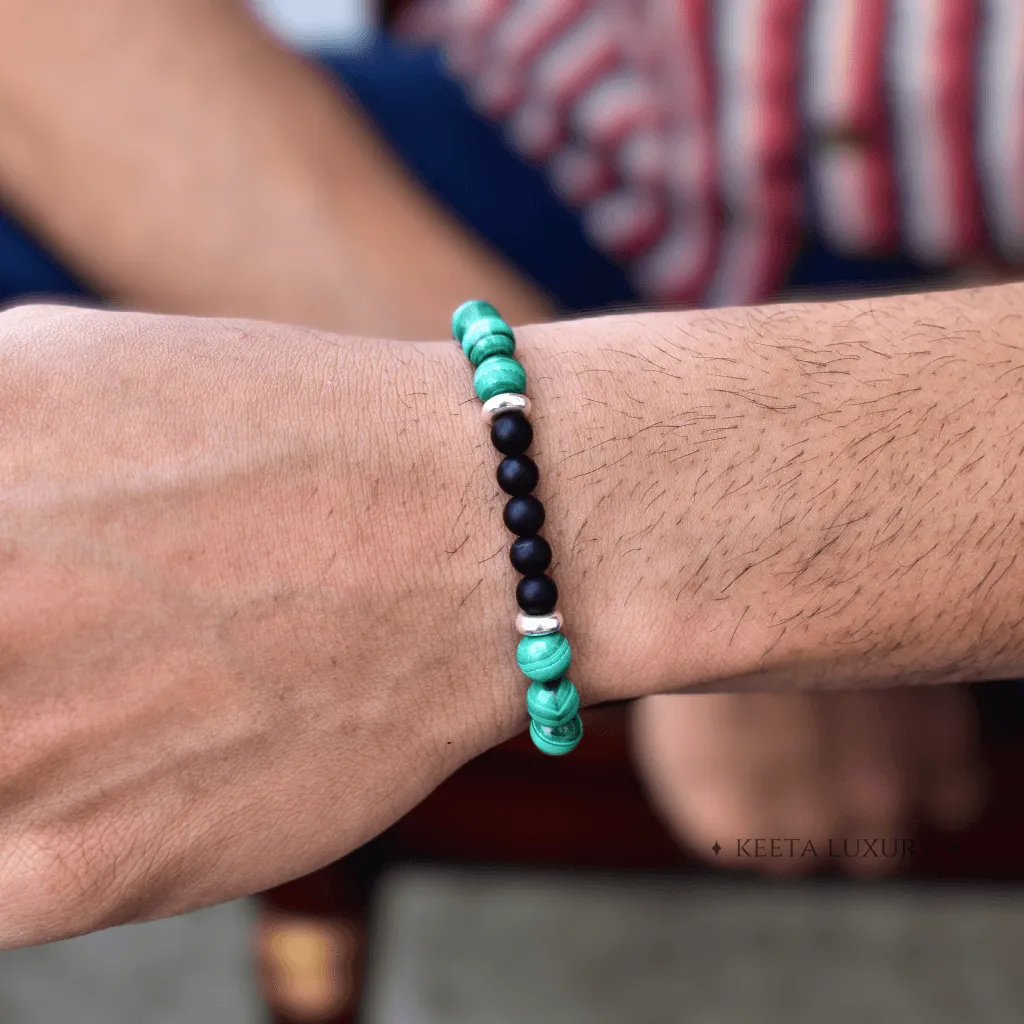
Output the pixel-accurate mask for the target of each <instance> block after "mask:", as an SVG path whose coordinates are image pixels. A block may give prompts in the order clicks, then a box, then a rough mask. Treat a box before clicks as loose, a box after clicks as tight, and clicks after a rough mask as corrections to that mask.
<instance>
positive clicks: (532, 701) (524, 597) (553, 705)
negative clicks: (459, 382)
mask: <svg viewBox="0 0 1024 1024" xmlns="http://www.w3.org/2000/svg"><path fill="white" fill-rule="evenodd" d="M452 337H454V338H455V340H456V341H457V342H458V343H459V344H460V345H461V346H462V351H463V352H464V353H465V355H466V358H467V359H469V361H470V362H471V363H472V364H473V366H475V367H476V370H475V372H474V374H473V388H474V390H475V391H476V394H477V397H478V398H479V399H480V401H481V402H483V409H482V414H483V419H484V422H485V423H487V424H488V425H489V426H490V428H491V442H492V443H493V444H494V447H495V448H497V449H498V451H499V452H500V453H501V454H502V455H503V456H504V458H503V459H502V460H501V462H500V463H499V464H498V473H497V476H498V486H499V487H500V488H501V489H502V490H503V491H504V492H505V493H506V494H508V495H509V499H508V501H506V502H505V511H504V514H503V519H504V521H505V525H506V526H507V527H508V528H509V530H510V531H511V532H512V533H514V534H515V535H516V540H515V541H513V543H512V546H511V548H510V550H509V559H510V561H511V562H512V566H513V568H514V569H515V570H516V572H518V573H520V574H521V575H522V577H523V578H522V579H521V580H520V581H519V585H518V586H517V587H516V601H517V602H518V603H519V607H520V609H521V611H520V612H519V614H518V615H517V616H516V629H517V630H518V631H519V633H520V634H521V635H522V638H521V639H520V641H519V646H518V647H517V648H516V661H517V662H518V664H519V667H520V668H521V669H522V671H523V674H524V675H525V676H526V677H527V678H528V679H530V680H531V682H530V686H529V688H528V689H527V691H526V710H527V711H528V712H529V715H530V738H531V739H532V740H533V743H534V745H535V746H536V747H537V749H538V750H540V751H542V752H543V753H545V754H553V755H558V754H568V753H569V751H570V750H572V749H573V748H575V747H576V745H577V744H578V743H579V742H580V740H581V739H582V738H583V723H582V721H580V716H579V708H580V695H579V693H578V692H577V690H576V687H575V686H574V685H573V684H572V683H571V682H570V681H569V680H568V679H566V678H565V673H566V670H567V669H568V668H569V662H570V660H571V658H572V651H571V649H570V647H569V641H568V640H566V638H565V636H564V634H563V633H562V615H561V613H560V612H559V611H558V610H557V607H556V605H557V603H558V587H556V586H555V581H554V580H553V579H551V577H550V576H547V575H546V574H545V570H546V569H547V568H548V566H549V565H550V564H551V546H550V545H549V544H548V542H547V541H546V540H545V539H544V538H543V537H541V536H540V528H541V527H542V526H543V525H544V506H543V505H542V504H541V503H540V501H538V500H537V498H535V497H534V496H533V494H532V493H531V492H532V491H533V489H534V488H535V487H536V486H537V481H538V479H539V477H540V473H539V470H538V469H537V464H536V463H535V462H534V461H533V459H531V458H530V457H529V456H528V455H527V454H526V449H527V448H529V447H530V444H531V443H532V441H533V427H532V426H531V425H530V419H529V416H530V400H529V398H527V397H526V371H525V370H524V369H523V367H522V365H521V364H520V363H519V362H518V361H517V360H516V359H514V358H513V355H514V354H515V350H516V342H515V337H514V336H513V334H512V328H511V327H509V325H508V324H507V323H505V321H504V320H502V319H501V317H500V316H499V315H498V311H497V310H496V309H495V308H494V307H493V306H492V305H491V304H490V303H489V302H481V301H479V300H476V299H473V300H471V301H469V302H464V303H463V304H462V305H461V306H459V308H458V309H457V310H455V312H454V313H453V314H452Z"/></svg>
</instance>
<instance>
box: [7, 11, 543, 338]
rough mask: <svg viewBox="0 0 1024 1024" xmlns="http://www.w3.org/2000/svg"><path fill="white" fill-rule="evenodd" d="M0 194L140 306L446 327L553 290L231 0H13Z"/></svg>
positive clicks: (382, 330) (512, 309)
mask: <svg viewBox="0 0 1024 1024" xmlns="http://www.w3.org/2000/svg"><path fill="white" fill-rule="evenodd" d="M0 15H2V20H3V22H4V33H3V39H2V40H0V194H2V195H3V197H4V199H5V201H6V202H7V203H9V204H10V205H11V206H12V207H13V208H14V210H15V211H16V212H17V213H18V214H19V215H20V216H22V217H23V218H24V219H25V220H26V221H27V222H28V223H30V224H31V225H32V226H33V227H34V228H35V229H36V230H37V231H38V232H39V233H40V234H41V235H42V236H43V237H45V238H46V239H47V240H48V241H49V242H50V243H51V244H52V245H53V246H54V248H55V249H56V250H57V251H58V252H59V253H61V254H62V255H63V256H64V257H65V258H66V259H67V260H68V261H69V262H70V263H71V265H72V266H74V267H76V268H77V269H78V270H79V271H80V272H81V273H82V274H83V276H84V277H85V278H86V279H87V280H89V281H91V282H92V283H94V284H95V285H96V286H97V287H98V288H99V289H101V290H102V291H103V292H105V293H107V294H109V295H111V296H113V297H114V298H116V299H118V300H121V301H123V302H125V303H127V304H130V305H133V306H135V307H141V308H147V309H153V310H159V311H166V312H187V313H197V314H214V315H229V316H250V317H260V318H265V319H269V320H277V321H281V322H289V323H303V324H309V325H313V326H319V327H323V328H328V329H331V330H336V331H345V332H350V333H355V334H359V333H374V334H385V335H389V336H391V337H397V338H401V337H409V338H412V337H422V336H424V334H426V333H430V332H432V331H436V332H440V331H441V330H442V328H443V324H444V321H445V319H446V316H447V312H448V310H450V309H451V308H452V306H454V305H456V304H457V303H458V302H459V301H461V299H462V298H463V297H464V296H465V295H466V294H476V293H479V294H484V293H487V294H492V295H493V294H499V295H500V296H501V297H502V299H503V301H504V303H505V305H506V308H507V309H508V313H507V315H508V317H509V319H510V320H512V321H513V322H521V321H523V320H529V319H534V318H536V317H538V316H540V315H542V314H543V313H544V312H545V311H546V304H545V303H544V302H543V300H542V299H541V297H540V296H539V295H538V294H537V293H536V291H535V290H534V289H532V288H531V287H530V286H528V285H527V284H526V283H525V282H524V281H523V280H522V279H521V278H520V277H519V276H518V275H517V274H516V273H515V272H514V271H512V270H511V269H509V268H508V267H507V266H505V265H504V264H503V263H502V262H501V261H500V260H499V259H498V258H496V257H495V256H494V254H492V253H491V252H489V251H488V250H487V249H486V248H485V247H484V246H483V244H482V243H480V242H479V241H477V240H476V239H474V238H473V237H471V236H470V235H469V234H468V233H467V232H466V231H465V230H464V229H463V228H461V227H460V226H458V225H457V224H456V223H455V222H454V221H453V220H452V219H451V218H450V217H448V216H447V215H446V214H445V213H444V212H443V211H442V210H441V209H440V208H439V207H438V206H437V205H436V204H434V203H433V201H432V200H430V199H429V198H428V197H427V196H426V195H425V194H424V193H423V192H422V191H421V190H420V189H419V188H418V187H417V186H416V185H415V184H414V183H413V182H412V181H411V179H410V178H409V177H408V176H407V175H406V174H405V173H404V172H403V171H402V170H401V168H400V167H399V166H398V165H397V163H396V162H395V160H394V159H393V158H392V157H391V155H390V154H389V153H388V152H387V151H386V149H385V148H384V147H383V146H382V145H381V143H380V142H379V141H378V140H377V139H376V138H375V136H374V133H373V132H372V130H371V129H370V128H368V126H367V125H366V124H365V123H364V120H363V118H362V116H361V114H360V113H359V112H358V110H357V109H356V108H355V107H354V105H353V104H351V103H350V102H349V101H347V100H346V99H345V98H344V97H343V96H340V95H339V94H338V92H337V90H336V89H335V88H334V87H333V86H332V85H329V84H328V83H327V82H325V81H324V80H322V78H321V76H320V75H319V74H318V73H317V72H316V71H315V70H313V69H312V68H311V67H309V66H307V65H306V64H304V63H303V62H302V61H301V60H300V59H299V58H298V57H296V56H295V55H293V54H291V53H289V52H287V51H286V50H284V49H283V48H281V47H280V46H278V45H277V44H276V43H275V42H274V41H273V40H272V39H271V38H270V37H269V36H268V35H267V34H266V33H265V32H264V31H263V30H262V28H261V27H260V26H259V25H258V24H257V23H256V22H255V21H254V19H253V18H252V16H251V15H250V13H249V12H248V11H247V10H246V8H245V6H244V5H243V4H242V3H239V2H235V0H158V2H153V3H147V4H136V3H131V2H130V0H90V2H89V3H87V4H82V3H78V2H77V0H56V2H54V3H48V4H42V5H40V4H37V3H34V2H32V0H2V2H0Z"/></svg>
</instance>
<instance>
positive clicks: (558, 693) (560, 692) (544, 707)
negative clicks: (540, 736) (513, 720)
mask: <svg viewBox="0 0 1024 1024" xmlns="http://www.w3.org/2000/svg"><path fill="white" fill-rule="evenodd" d="M579 709H580V695H579V693H578V692H577V690H576V687H575V686H573V684H572V683H570V682H569V680H568V679H566V678H565V676H563V677H562V678H561V679H559V680H558V685H557V686H554V687H552V686H551V685H549V684H548V683H530V688H529V689H528V690H527V691H526V710H527V711H528V712H529V713H530V717H531V718H532V719H533V720H534V721H535V722H536V723H537V724H538V725H541V726H547V727H548V728H549V729H555V728H557V727H558V726H560V725H568V723H569V722H571V721H572V720H573V719H574V718H575V717H576V714H577V712H578V711H579Z"/></svg>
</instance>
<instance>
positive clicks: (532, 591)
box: [516, 576, 558, 615]
mask: <svg viewBox="0 0 1024 1024" xmlns="http://www.w3.org/2000/svg"><path fill="white" fill-rule="evenodd" d="M516 600H517V601H518V602H519V607H520V608H522V609H523V611H524V612H526V614H527V615H550V614H551V613H552V612H553V611H554V610H555V605H556V604H558V587H556V586H555V581H554V580H553V579H551V577H550V576H524V577H523V578H522V579H521V580H520V581H519V586H518V587H516Z"/></svg>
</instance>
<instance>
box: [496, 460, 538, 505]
mask: <svg viewBox="0 0 1024 1024" xmlns="http://www.w3.org/2000/svg"><path fill="white" fill-rule="evenodd" d="M539 479H540V473H539V472H538V471H537V463H536V462H534V461H533V459H531V458H530V456H529V455H506V456H505V458H503V459H502V460H501V462H499V463H498V486H499V487H500V488H501V489H502V490H503V491H504V492H505V493H506V494H517V495H518V494H529V493H530V491H532V490H533V489H534V487H536V486H537V481H538V480H539Z"/></svg>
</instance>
